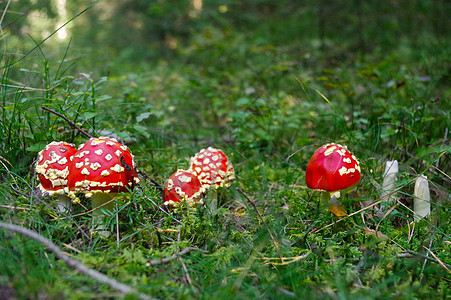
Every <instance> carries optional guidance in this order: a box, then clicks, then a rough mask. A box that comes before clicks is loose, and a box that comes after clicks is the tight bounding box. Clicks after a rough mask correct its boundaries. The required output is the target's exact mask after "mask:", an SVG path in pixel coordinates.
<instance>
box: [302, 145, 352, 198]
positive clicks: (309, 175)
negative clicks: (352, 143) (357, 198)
mask: <svg viewBox="0 0 451 300" xmlns="http://www.w3.org/2000/svg"><path fill="white" fill-rule="evenodd" d="M305 181H306V183H307V186H308V187H309V188H311V189H315V190H323V191H327V192H337V191H341V190H344V189H348V188H351V187H353V186H355V185H356V184H358V183H359V181H360V166H359V162H358V161H357V158H356V157H355V156H354V155H353V154H352V153H351V152H349V150H348V149H347V148H346V147H345V146H341V145H339V144H326V145H324V146H321V147H319V148H318V150H316V151H315V153H314V154H313V156H312V158H311V159H310V161H309V162H308V165H307V170H306V173H305Z"/></svg>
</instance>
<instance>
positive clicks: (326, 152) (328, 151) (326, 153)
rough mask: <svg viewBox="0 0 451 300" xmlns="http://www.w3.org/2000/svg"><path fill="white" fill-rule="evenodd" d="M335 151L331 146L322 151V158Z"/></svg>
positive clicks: (334, 147)
mask: <svg viewBox="0 0 451 300" xmlns="http://www.w3.org/2000/svg"><path fill="white" fill-rule="evenodd" d="M335 149H337V147H336V146H331V147H330V148H328V149H327V150H326V151H324V156H329V155H331V154H332V153H334V151H335Z"/></svg>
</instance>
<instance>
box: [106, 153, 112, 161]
mask: <svg viewBox="0 0 451 300" xmlns="http://www.w3.org/2000/svg"><path fill="white" fill-rule="evenodd" d="M105 159H106V160H107V161H110V160H112V159H113V156H112V155H111V154H109V153H108V154H107V155H105Z"/></svg>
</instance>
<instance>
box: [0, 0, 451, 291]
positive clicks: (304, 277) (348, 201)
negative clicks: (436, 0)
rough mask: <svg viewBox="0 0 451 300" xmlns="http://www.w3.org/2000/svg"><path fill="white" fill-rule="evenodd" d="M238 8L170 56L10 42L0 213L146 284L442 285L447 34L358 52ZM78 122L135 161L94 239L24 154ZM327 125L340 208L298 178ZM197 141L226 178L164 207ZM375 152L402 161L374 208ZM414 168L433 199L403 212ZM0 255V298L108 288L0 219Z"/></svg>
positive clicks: (87, 220)
mask: <svg viewBox="0 0 451 300" xmlns="http://www.w3.org/2000/svg"><path fill="white" fill-rule="evenodd" d="M257 2H258V1H257ZM443 5H446V4H443ZM223 9H224V8H223ZM363 9H365V6H364V7H363ZM154 13H156V12H154ZM283 13H285V14H286V13H287V12H286V11H285V10H284V12H283ZM242 17H243V18H245V17H249V19H245V20H244V21H242V22H244V23H245V24H247V23H246V22H249V25H248V27H247V30H237V29H240V27H239V26H238V25H237V24H228V25H227V26H222V25H221V24H222V23H221V19H220V18H219V17H218V18H217V19H215V23H212V24H210V25H206V26H203V27H202V28H197V27H196V30H194V29H193V30H192V31H191V32H190V37H189V38H188V39H187V40H185V41H183V42H182V46H179V47H176V48H171V49H170V54H168V57H165V56H161V57H160V58H158V57H159V56H156V58H155V56H151V59H146V58H148V57H146V56H145V55H143V58H142V59H137V56H136V55H130V57H128V56H127V55H126V54H127V49H125V50H123V52H121V53H120V54H119V55H117V53H116V52H114V51H111V52H110V51H109V50H107V49H104V50H105V51H104V52H103V54H102V55H104V56H103V57H102V58H101V61H102V62H104V63H103V64H102V63H100V62H99V56H96V55H99V52H102V49H97V48H96V47H101V46H92V48H88V49H85V48H81V47H77V45H76V44H71V43H69V42H68V43H67V44H65V45H64V47H63V48H61V49H60V48H59V47H56V46H50V45H47V42H45V43H42V44H35V45H31V46H30V49H32V48H33V47H36V49H35V50H34V51H32V52H27V50H23V52H24V53H27V56H26V57H22V56H20V55H17V54H16V55H15V54H8V53H13V52H14V51H13V50H12V49H11V50H10V49H7V51H5V53H4V54H3V56H2V61H1V63H2V67H1V76H2V77H1V90H0V91H1V94H0V178H1V183H0V222H5V223H13V224H16V225H21V226H23V227H25V228H29V229H32V230H34V231H36V232H37V233H39V234H40V235H42V236H44V237H46V238H48V239H49V240H51V241H52V242H53V243H55V244H57V245H58V246H59V247H60V249H61V250H63V251H64V252H65V253H66V254H67V255H69V256H71V257H73V258H75V259H77V260H79V261H81V262H82V263H84V264H86V265H87V266H88V267H90V268H92V269H96V270H98V271H100V272H102V273H104V274H105V275H107V276H109V277H111V278H115V279H116V280H118V281H120V282H122V283H124V284H127V285H129V286H131V287H133V288H135V289H136V290H139V291H140V292H141V293H145V294H148V295H150V296H152V297H156V298H162V299H165V298H176V299H179V298H182V299H186V298H188V299H189V298H199V299H212V298H218V299H227V298H232V299H233V298H237V299H256V298H267V299H273V298H276V297H277V298H279V297H280V298H287V299H290V298H293V299H319V298H321V299H324V298H326V299H327V298H330V299H348V298H352V299H385V298H399V299H417V298H418V299H446V298H447V297H449V296H450V294H449V286H450V281H451V277H450V269H451V254H450V250H451V238H450V224H451V222H450V221H449V215H450V199H451V198H450V183H451V178H450V175H449V174H450V171H451V168H450V164H449V161H448V159H449V158H450V151H451V146H450V142H449V135H448V132H449V127H450V122H449V120H450V118H451V115H450V112H451V104H450V101H449V99H450V96H451V92H450V89H449V83H450V77H449V76H450V74H449V70H450V44H449V39H448V40H447V39H446V37H442V36H439V35H435V34H433V33H431V32H428V31H427V30H428V29H426V32H421V34H418V36H416V37H412V36H407V37H405V38H404V39H399V40H397V41H396V43H395V42H393V41H394V40H396V36H395V35H392V36H390V38H389V40H390V41H392V42H393V44H391V45H390V47H389V48H386V49H385V48H384V49H382V48H381V47H382V46H379V47H374V49H371V50H370V49H368V48H369V47H368V42H369V40H370V39H367V43H365V47H366V48H364V49H365V51H363V52H359V51H355V49H354V47H356V45H354V44H353V42H355V41H354V40H353V39H352V38H350V37H346V36H345V37H342V38H343V40H346V41H347V42H348V43H347V44H346V43H345V44H339V43H335V41H333V40H329V39H327V37H323V39H322V40H320V41H318V40H316V39H314V38H313V37H312V36H311V35H312V34H311V33H310V34H306V36H307V38H306V40H304V41H300V40H298V39H294V38H293V40H292V41H290V40H289V38H287V39H284V38H282V37H281V36H280V35H282V34H283V32H284V29H283V28H285V27H283V25H285V26H288V28H291V27H289V26H290V25H293V24H294V21H293V19H292V18H288V19H287V20H286V23H280V22H282V21H283V20H281V19H280V18H277V19H276V20H275V21H274V20H273V21H274V23H269V25H268V24H266V23H265V25H264V26H270V25H272V26H273V27H271V28H273V29H274V32H271V31H265V30H266V29H268V28H267V27H264V28H260V27H254V25H255V24H258V22H262V24H263V23H264V22H263V21H262V20H261V19H258V20H255V19H253V18H251V17H250V16H247V15H246V14H243V15H242ZM254 17H255V16H254ZM304 17H307V18H313V16H312V15H310V14H306V15H304ZM235 21H236V20H235ZM276 21H277V22H276ZM72 22H73V23H75V25H74V26H77V24H76V23H77V19H74V20H73V21H72ZM269 22H271V21H269ZM304 22H305V21H304ZM237 23H239V24H241V25H240V26H244V25H242V24H243V23H241V22H238V21H237ZM162 24H163V23H162ZM234 26H235V27H234ZM303 26H304V25H303ZM374 30H375V29H374ZM326 33H327V32H326ZM385 33H387V32H385ZM73 34H74V35H76V34H77V32H76V31H74V33H73ZM287 34H288V35H289V36H290V38H291V37H294V36H295V32H293V29H291V30H289V31H288V32H287ZM364 34H365V32H363V33H362V35H364ZM380 34H381V35H383V32H380ZM15 38H17V37H15ZM22 38H23V39H29V38H27V37H22ZM384 38H386V37H384ZM6 39H8V36H6ZM28 42H29V41H27V43H28ZM36 45H37V46H36ZM21 47H23V46H21ZM168 51H169V50H168ZM99 65H100V66H99ZM93 66H95V67H93ZM77 127H78V128H81V129H83V130H84V131H86V132H87V133H89V134H90V135H92V136H112V137H116V138H118V139H120V140H121V141H123V142H124V143H125V144H127V146H128V147H129V148H130V150H131V152H132V153H133V154H134V156H135V161H136V162H137V166H138V168H139V170H140V179H141V183H140V185H139V186H138V187H136V188H135V189H134V191H133V192H132V193H131V194H129V195H127V196H126V197H124V198H121V200H120V201H118V203H117V204H116V207H115V209H114V212H113V213H110V215H109V217H108V220H107V224H108V226H109V228H110V230H111V232H113V234H112V235H111V236H110V237H108V238H102V237H99V236H96V235H91V233H90V229H91V226H92V224H91V212H90V201H88V200H86V199H82V202H81V204H73V206H72V208H73V210H72V211H71V212H70V213H61V212H59V211H58V210H57V209H56V203H55V202H56V201H55V200H54V199H52V198H50V197H48V196H45V195H43V194H42V193H41V192H40V191H39V189H37V185H38V181H37V178H36V174H35V172H34V164H35V162H36V158H37V153H38V152H39V151H40V150H41V149H42V148H44V147H45V145H46V144H48V143H50V142H51V141H54V140H55V141H66V142H70V143H74V144H76V145H79V144H81V143H83V142H85V141H86V137H85V136H84V135H83V134H82V132H81V131H80V130H78V129H77ZM328 142H336V143H341V144H344V145H347V146H348V148H349V149H350V150H351V151H352V152H353V153H354V154H355V155H356V156H357V157H358V158H359V160H360V162H361V168H362V174H363V177H362V180H361V182H360V184H359V185H358V186H357V187H356V188H355V190H354V191H352V192H351V193H348V194H346V195H343V196H342V197H341V198H340V200H341V202H342V203H344V205H345V206H346V209H347V211H348V216H346V217H344V218H340V219H339V218H337V217H334V216H333V215H332V214H331V212H330V211H328V210H327V207H326V206H324V204H323V203H321V201H320V195H319V192H317V191H312V190H309V189H308V188H307V187H306V185H305V177H304V176H305V168H306V166H307V162H308V161H309V159H310V157H311V155H312V154H313V152H314V151H315V150H316V149H317V148H318V147H319V146H321V145H323V144H325V143H328ZM208 146H213V147H216V148H220V149H222V150H223V151H224V152H225V153H226V154H227V155H228V156H229V158H230V159H231V161H232V162H233V164H234V167H235V172H236V177H237V179H236V182H235V183H234V184H233V185H232V186H231V187H229V188H227V189H223V190H218V191H210V192H209V193H208V194H207V195H206V197H205V200H204V202H205V205H204V206H198V207H184V208H182V209H179V210H177V211H168V210H167V208H166V207H165V206H164V205H163V199H162V187H163V185H164V182H165V180H166V179H167V178H168V177H169V176H170V175H171V174H172V173H173V172H175V171H176V170H177V169H186V168H188V166H189V159H190V157H191V156H193V155H194V154H195V153H196V152H198V151H199V150H200V149H202V148H206V147H208ZM387 160H397V161H398V162H399V164H400V173H399V174H398V179H397V182H396V190H395V193H394V195H393V196H394V198H396V202H395V203H388V202H384V201H382V202H381V203H380V204H379V205H378V206H379V207H382V211H383V212H384V213H382V214H375V213H374V211H373V210H372V208H371V207H366V206H365V205H364V203H370V202H371V201H373V203H374V202H376V201H379V200H381V187H380V185H381V184H382V180H383V172H384V167H385V161H387ZM420 174H424V175H426V176H427V178H428V181H429V186H430V189H431V215H430V216H429V217H427V218H425V219H423V220H421V221H420V222H416V223H415V222H413V220H414V216H413V215H414V212H413V200H414V196H413V190H414V184H415V179H416V178H417V177H418V176H419V175H420ZM382 200H383V199H382ZM188 247H191V248H189V249H191V251H187V252H186V253H184V254H183V255H180V256H177V257H174V256H173V255H174V254H176V253H180V252H181V251H183V249H187V248H188ZM0 257H1V259H0V298H2V296H3V297H4V298H8V297H10V298H12V299H14V298H17V299H35V298H42V299H55V298H64V299H90V298H107V297H123V295H121V294H119V293H118V292H116V291H115V290H114V289H112V288H110V287H108V286H106V285H103V284H101V283H99V282H97V281H95V280H94V279H92V278H90V277H88V276H86V275H83V274H80V273H79V272H77V271H75V270H73V269H71V268H69V267H68V266H66V265H65V264H64V262H62V261H61V260H58V259H56V258H55V256H54V255H53V254H52V253H51V252H49V251H47V250H46V248H45V247H44V246H42V245H41V244H38V243H37V242H36V241H34V240H31V239H29V238H28V237H25V236H21V235H19V234H15V233H12V232H8V231H6V230H0ZM165 258H171V259H169V260H167V261H164V260H163V259H165ZM128 297H130V298H131V299H133V297H134V296H132V295H129V296H127V299H128Z"/></svg>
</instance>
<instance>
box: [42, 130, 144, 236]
mask: <svg viewBox="0 0 451 300" xmlns="http://www.w3.org/2000/svg"><path fill="white" fill-rule="evenodd" d="M36 174H37V176H38V179H39V182H40V184H39V188H40V190H41V191H42V192H44V193H47V194H49V195H51V196H53V197H55V198H57V199H58V209H59V210H60V211H67V210H69V209H70V204H71V202H75V203H78V202H79V201H80V200H79V198H78V197H79V195H80V194H84V195H85V197H86V198H90V199H91V201H92V209H93V220H94V223H96V222H95V219H96V218H97V219H98V218H99V217H100V216H102V215H103V212H102V210H106V211H111V210H113V208H114V203H113V198H115V197H117V195H118V193H124V192H128V191H131V190H133V188H134V186H135V185H137V184H138V183H139V178H138V175H137V173H136V165H135V162H134V159H133V155H132V154H131V153H130V151H129V150H128V148H127V146H125V145H123V144H121V143H119V142H118V141H117V140H116V139H114V138H108V137H98V138H91V139H89V141H87V142H86V143H85V144H81V145H80V146H79V147H78V149H76V148H75V146H74V145H73V144H69V143H66V142H51V143H50V144H48V145H47V146H46V147H45V148H44V149H43V150H42V151H40V152H39V154H38V161H37V164H36ZM97 223H98V222H97ZM95 228H97V229H98V230H99V231H102V230H103V229H104V227H103V226H101V225H99V226H96V225H95ZM105 231H106V232H108V231H107V230H105ZM106 235H108V233H106Z"/></svg>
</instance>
